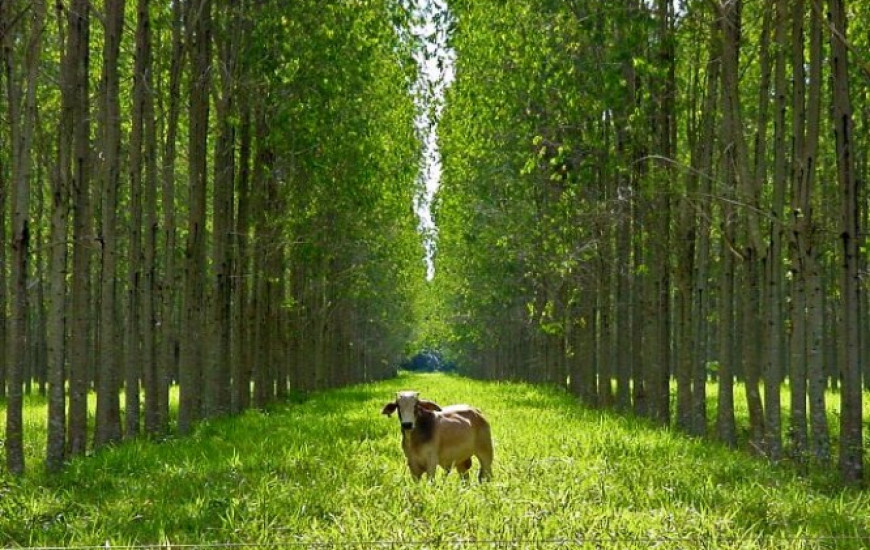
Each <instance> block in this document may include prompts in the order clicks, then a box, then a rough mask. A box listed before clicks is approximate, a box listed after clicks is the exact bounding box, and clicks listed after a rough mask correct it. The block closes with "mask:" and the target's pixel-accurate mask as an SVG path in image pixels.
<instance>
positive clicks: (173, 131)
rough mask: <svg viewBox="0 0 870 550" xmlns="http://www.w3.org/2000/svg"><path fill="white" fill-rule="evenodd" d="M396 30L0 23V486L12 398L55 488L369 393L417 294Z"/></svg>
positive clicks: (196, 22)
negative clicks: (207, 437) (141, 457)
mask: <svg viewBox="0 0 870 550" xmlns="http://www.w3.org/2000/svg"><path fill="white" fill-rule="evenodd" d="M405 14H406V11H405V10H403V9H402V8H401V7H400V6H399V5H398V4H397V3H395V2H390V1H387V0H382V1H377V0H375V1H366V2H341V3H327V4H322V3H321V2H317V1H301V2H291V3H287V2H282V1H277V0H226V1H221V2H216V1H213V0H184V1H175V2H153V1H151V0H135V1H133V0H131V1H125V0H104V1H100V2H94V1H92V0H64V1H58V2H48V1H47V0H3V1H2V2H0V43H2V56H0V65H2V67H3V71H2V75H0V77H2V81H0V83H2V88H3V91H4V94H3V101H2V102H0V118H2V120H3V125H2V129H0V201H2V203H0V225H2V227H3V228H4V229H3V232H2V235H3V242H2V243H0V266H2V267H0V309H2V310H3V312H4V315H3V318H4V319H5V320H8V322H7V323H4V324H2V325H0V348H2V349H4V350H6V353H5V354H0V392H3V393H4V394H5V395H3V396H0V397H5V400H6V401H5V402H6V411H7V422H6V436H5V440H4V445H3V446H4V449H5V458H6V465H7V468H8V470H9V471H10V472H13V473H21V472H22V471H23V470H24V466H25V452H24V448H23V441H24V440H25V438H24V434H23V430H24V422H23V418H22V410H23V394H24V393H26V392H31V391H35V390H38V391H41V392H44V393H46V394H47V395H48V410H49V413H48V414H49V418H48V441H47V451H46V461H47V466H48V468H49V469H57V468H60V467H61V466H62V464H63V463H64V461H65V460H66V459H67V457H68V456H70V455H75V454H80V453H83V452H85V451H86V450H87V449H88V448H89V446H90V445H91V441H93V444H94V445H97V446H99V445H104V444H106V443H110V442H113V441H116V440H118V439H120V438H122V437H134V436H137V435H139V434H140V433H143V432H145V433H147V434H154V435H159V434H163V433H165V432H166V431H167V430H169V429H170V427H171V425H172V424H174V423H177V429H178V431H179V432H181V433H186V432H188V431H189V430H190V429H191V428H192V427H193V426H194V425H195V423H196V422H197V421H198V420H200V419H203V418H209V417H213V416H215V415H220V414H225V413H229V412H238V411H241V410H243V409H245V408H246V407H249V406H252V405H254V406H262V405H265V404H267V403H268V402H270V401H272V400H274V399H276V398H281V397H283V396H285V395H286V394H287V392H288V390H289V389H291V388H295V389H303V390H307V389H318V388H324V387H328V386H333V385H337V384H346V383H349V382H353V381H357V380H365V379H372V378H376V377H381V376H385V375H387V374H388V373H389V366H390V365H391V364H394V363H395V361H396V359H397V358H398V356H399V355H400V354H401V353H402V351H403V346H404V343H405V340H406V339H407V332H408V331H409V330H410V326H411V319H410V311H411V310H412V308H411V307H410V303H411V301H412V298H411V297H412V296H413V295H414V294H415V293H416V292H417V291H418V289H419V286H420V285H421V284H422V281H423V277H422V273H423V271H422V270H423V265H422V249H421V247H420V243H419V237H418V235H417V233H416V229H415V225H416V219H415V215H414V213H413V211H412V209H411V207H410V205H411V204H412V199H413V196H414V194H415V193H416V187H417V167H418V162H419V140H418V138H417V136H416V133H415V129H414V117H415V114H416V107H415V105H414V103H413V100H412V98H411V97H410V94H409V92H408V90H409V89H410V87H411V84H412V82H413V80H414V78H415V74H416V67H415V65H414V63H413V60H412V56H411V48H412V47H413V44H412V43H411V42H410V41H408V40H407V39H404V40H402V39H400V38H399V36H398V34H397V33H396V29H397V28H401V27H402V26H404V25H406V24H407V22H406V21H405V18H406V17H407V15H405ZM173 383H178V386H179V403H178V408H177V416H175V415H174V413H171V412H170V411H174V410H175V408H174V407H171V406H170V391H169V390H170V385H171V384H173ZM122 389H123V390H124V391H122V392H119V390H122ZM93 395H95V401H96V413H95V417H94V418H92V419H90V421H89V414H90V413H89V403H88V399H89V396H93ZM119 396H121V397H119ZM122 399H123V402H122ZM89 425H90V426H92V428H89ZM89 430H92V431H89Z"/></svg>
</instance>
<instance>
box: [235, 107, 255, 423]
mask: <svg viewBox="0 0 870 550" xmlns="http://www.w3.org/2000/svg"><path fill="white" fill-rule="evenodd" d="M252 101H253V98H247V100H246V101H241V111H242V112H241V122H240V129H239V171H238V185H237V189H238V213H237V216H236V231H235V247H236V252H235V256H236V261H235V262H234V263H233V272H234V277H233V286H234V289H235V290H234V295H235V296H236V306H235V310H234V321H233V322H234V325H235V335H234V337H233V346H234V348H235V351H234V352H233V363H232V365H233V366H232V377H233V389H234V391H233V409H232V410H233V412H235V413H238V412H241V411H243V410H245V409H247V408H248V407H249V406H250V402H251V374H250V373H251V354H250V349H251V338H252V337H253V334H252V331H251V330H250V323H249V311H250V305H249V301H250V295H251V292H250V289H251V284H250V275H251V269H252V266H251V260H250V246H249V233H250V229H251V208H250V206H251V193H250V189H251V181H250V163H251V137H252V136H251V134H252V132H251V130H252V124H253V121H252V117H251V113H252V108H251V102H252Z"/></svg>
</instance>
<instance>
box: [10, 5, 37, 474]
mask: <svg viewBox="0 0 870 550" xmlns="http://www.w3.org/2000/svg"><path fill="white" fill-rule="evenodd" d="M16 7H17V6H15V5H13V6H12V8H11V9H12V10H13V12H17V10H15V9H14V8H16ZM30 8H31V9H32V10H33V16H32V19H31V24H30V25H29V27H27V30H29V31H30V32H29V34H24V33H21V34H19V29H20V28H23V27H24V25H23V23H22V22H19V23H18V24H19V25H21V27H20V28H9V27H7V21H8V19H4V21H3V30H4V34H3V37H2V44H0V46H2V48H3V50H4V53H3V61H4V63H5V67H4V72H5V76H6V88H7V90H6V92H7V105H8V107H7V118H8V121H9V128H10V131H9V135H10V139H11V142H12V143H11V145H12V147H11V149H12V150H11V153H12V165H11V173H12V182H11V183H12V189H13V197H12V203H11V207H12V312H11V319H10V331H9V332H10V335H11V336H12V337H11V338H10V339H9V350H8V356H7V357H8V365H9V370H8V373H7V374H8V379H7V382H8V387H9V389H8V394H7V402H6V441H5V447H6V467H7V469H8V470H9V472H10V473H12V474H16V475H19V474H23V473H24V462H25V461H24V440H23V438H24V423H23V395H22V387H23V384H24V382H25V380H24V374H25V361H26V352H27V348H28V338H27V336H28V334H27V310H28V288H27V272H28V259H29V254H30V195H31V181H30V180H31V173H30V166H31V158H30V154H31V146H32V143H33V133H34V131H35V127H36V91H37V86H36V78H37V70H38V68H39V57H40V48H41V44H42V32H43V25H44V24H45V13H46V5H45V2H44V1H34V2H31V5H30ZM7 13H8V12H7ZM4 15H6V14H4ZM16 42H19V43H23V44H24V54H23V56H22V59H23V60H22V63H21V66H20V68H19V67H18V64H17V63H16V53H15V49H16Z"/></svg>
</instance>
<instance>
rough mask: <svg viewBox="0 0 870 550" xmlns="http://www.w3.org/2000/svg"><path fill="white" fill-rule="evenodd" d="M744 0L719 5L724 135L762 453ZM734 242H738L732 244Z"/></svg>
mask: <svg viewBox="0 0 870 550" xmlns="http://www.w3.org/2000/svg"><path fill="white" fill-rule="evenodd" d="M741 9H742V2H741V0H724V1H723V2H722V4H721V6H720V14H721V17H722V30H723V42H722V44H723V54H722V96H723V124H722V125H723V131H724V135H725V162H727V163H729V164H730V167H729V169H728V171H727V172H726V173H727V174H729V175H730V177H731V185H732V187H733V188H734V190H735V192H736V197H737V198H738V199H739V201H740V203H741V205H742V207H741V210H740V212H739V219H740V220H741V222H743V227H742V229H743V230H744V231H745V232H746V243H745V246H743V247H742V249H741V250H740V251H739V253H740V255H741V259H742V265H743V267H744V268H745V275H746V285H747V286H746V288H745V289H743V290H742V292H741V293H740V298H741V301H740V304H741V309H742V311H741V314H742V319H741V320H742V323H741V326H742V337H743V338H744V343H743V345H742V346H741V348H740V349H741V350H742V354H741V357H742V366H743V371H744V375H745V377H746V380H745V383H746V398H747V404H748V406H749V423H750V444H751V446H752V448H753V449H755V450H758V449H761V448H762V446H763V440H764V410H763V406H762V403H761V394H760V392H759V387H758V383H759V371H760V366H759V362H760V361H759V360H760V349H761V348H760V346H761V341H760V334H761V331H760V330H759V329H760V323H759V314H760V303H759V296H760V293H759V281H760V274H761V270H760V269H759V265H758V263H759V250H760V249H761V237H760V230H759V225H758V215H757V208H758V200H757V197H758V194H757V190H756V184H755V182H754V178H752V176H751V175H750V170H749V166H748V164H749V156H748V154H747V148H746V140H745V137H744V135H743V122H742V116H741V109H740V88H739V85H738V76H739V74H738V72H739V58H740V38H741ZM732 243H733V241H732Z"/></svg>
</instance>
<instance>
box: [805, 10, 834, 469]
mask: <svg viewBox="0 0 870 550" xmlns="http://www.w3.org/2000/svg"><path fill="white" fill-rule="evenodd" d="M818 10H819V6H818V4H817V3H816V2H813V3H812V7H811V15H810V21H811V23H810V49H809V52H810V64H809V67H810V71H809V94H808V97H807V109H808V115H807V142H806V151H805V153H806V154H805V157H806V161H805V169H804V178H805V184H804V188H805V191H804V197H805V198H806V202H807V204H806V206H805V211H806V216H807V225H808V226H809V227H810V235H809V236H808V239H807V241H808V242H807V247H806V252H805V253H804V257H805V258H806V298H807V348H808V356H807V376H808V378H809V381H808V382H809V402H810V425H811V438H810V451H811V453H812V455H813V456H814V457H815V458H816V460H817V461H819V462H820V463H822V464H828V463H829V462H830V459H831V450H830V432H829V429H828V415H827V406H826V404H825V387H826V383H825V363H824V357H823V355H824V353H823V349H822V342H823V332H824V321H823V310H824V291H823V289H822V277H821V268H820V266H819V252H818V247H817V245H816V243H815V242H814V238H813V235H814V234H815V227H816V225H817V224H816V222H815V221H814V212H813V210H812V204H811V198H812V197H813V196H814V193H813V190H814V188H815V172H816V167H817V164H818V160H817V155H818V144H819V134H820V131H821V130H820V129H821V108H822V63H823V61H822V23H821V17H822V15H821V14H820V13H818Z"/></svg>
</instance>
